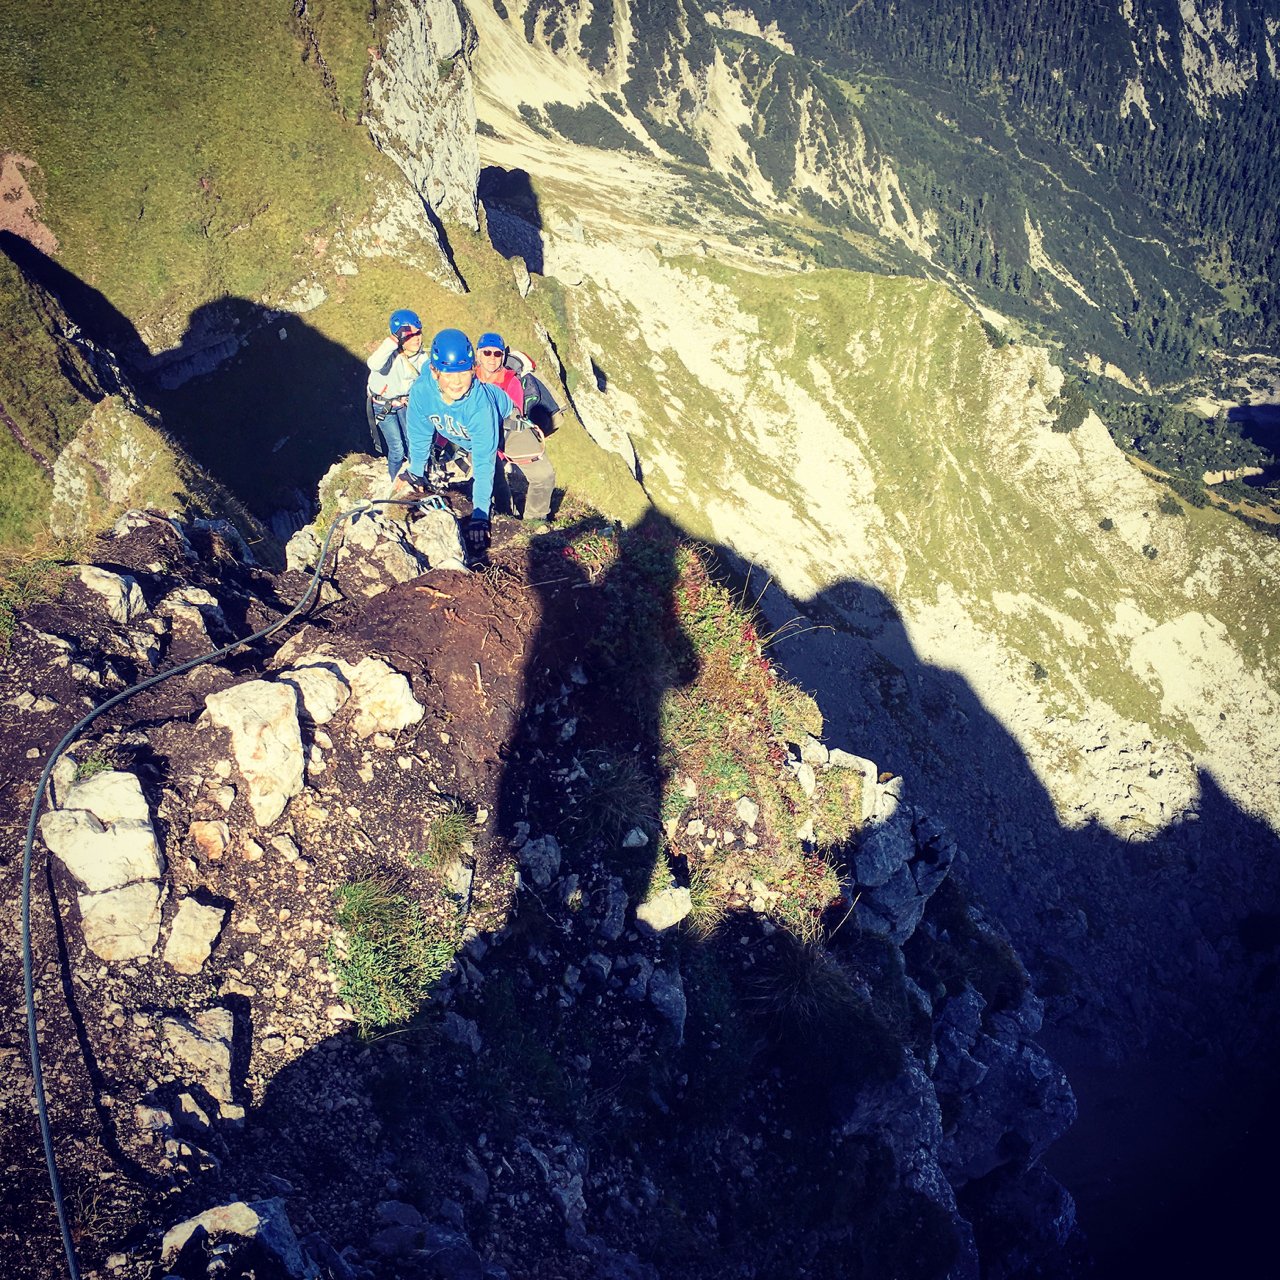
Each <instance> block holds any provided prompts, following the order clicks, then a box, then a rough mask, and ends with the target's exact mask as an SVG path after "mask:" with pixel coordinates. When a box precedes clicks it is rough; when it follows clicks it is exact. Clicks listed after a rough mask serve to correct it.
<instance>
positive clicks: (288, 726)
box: [205, 677, 421, 827]
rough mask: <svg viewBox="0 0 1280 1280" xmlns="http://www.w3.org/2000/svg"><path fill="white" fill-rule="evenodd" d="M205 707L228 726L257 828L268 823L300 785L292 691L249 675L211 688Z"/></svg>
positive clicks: (212, 717) (212, 718) (217, 722)
mask: <svg viewBox="0 0 1280 1280" xmlns="http://www.w3.org/2000/svg"><path fill="white" fill-rule="evenodd" d="M401 678H402V679H403V677H401ZM205 707H206V709H207V711H208V714H209V720H210V722H211V723H212V724H214V725H216V726H217V727H218V728H220V729H227V730H229V731H230V733H231V751H232V754H233V755H234V756H235V761H236V764H237V765H238V766H239V768H240V772H241V773H242V774H243V775H244V777H245V780H246V781H247V782H248V784H249V805H250V807H251V808H252V809H253V816H254V817H255V818H256V819H257V822H258V825H259V826H260V827H268V826H270V825H271V824H272V823H273V822H274V821H275V820H276V819H277V818H278V817H279V816H280V815H281V814H282V813H283V812H284V808H285V805H286V804H288V802H289V800H290V799H291V798H292V797H293V796H296V795H297V794H298V793H299V792H300V791H301V790H302V778H303V754H302V731H301V729H300V728H299V726H298V703H297V694H296V692H295V691H294V689H293V688H291V687H290V686H287V685H282V684H274V683H269V682H267V681H265V680H249V681H247V682H246V683H244V684H240V685H236V686H235V687H234V688H231V689H224V690H223V691H222V692H220V693H211V694H210V695H209V696H208V697H207V698H206V699H205ZM420 713H421V709H420Z"/></svg>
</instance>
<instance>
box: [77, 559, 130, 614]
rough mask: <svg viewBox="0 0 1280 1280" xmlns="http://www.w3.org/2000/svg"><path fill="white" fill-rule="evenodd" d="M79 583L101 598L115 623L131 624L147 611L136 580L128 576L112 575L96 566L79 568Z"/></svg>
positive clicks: (107, 570)
mask: <svg viewBox="0 0 1280 1280" xmlns="http://www.w3.org/2000/svg"><path fill="white" fill-rule="evenodd" d="M79 571H80V581H81V582H82V583H84V585H85V586H86V587H88V588H89V590H90V591H92V592H94V593H95V594H96V595H99V596H101V597H102V600H103V603H104V604H105V605H106V607H107V612H108V613H109V614H110V615H111V617H112V618H114V619H115V621H116V622H132V621H133V619H134V618H136V617H137V616H138V615H139V614H140V613H145V612H146V611H147V600H146V597H145V596H144V595H143V594H142V588H141V587H140V586H139V585H138V582H137V579H136V578H132V577H130V576H129V575H128V574H120V573H112V572H111V570H110V569H101V568H99V567H98V566H97V565H96V564H82V565H80V566H79Z"/></svg>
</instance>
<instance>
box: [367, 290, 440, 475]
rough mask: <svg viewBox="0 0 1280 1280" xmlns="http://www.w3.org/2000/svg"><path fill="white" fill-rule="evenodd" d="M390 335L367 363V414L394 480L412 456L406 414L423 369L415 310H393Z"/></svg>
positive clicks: (420, 341) (376, 445) (422, 352)
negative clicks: (410, 393)
mask: <svg viewBox="0 0 1280 1280" xmlns="http://www.w3.org/2000/svg"><path fill="white" fill-rule="evenodd" d="M388 328H389V329H390V331H391V336H390V337H389V338H383V340H382V342H381V343H380V344H379V345H378V348H377V350H376V351H374V353H373V354H372V355H371V356H370V357H369V359H368V360H367V361H366V363H367V364H368V366H369V382H368V389H367V395H366V398H365V416H366V417H367V419H368V421H369V435H370V436H371V437H372V439H373V446H374V448H375V449H377V450H378V452H379V453H385V454H386V455H387V474H388V475H389V476H390V477H391V479H392V480H394V479H395V478H396V477H397V476H398V475H399V474H400V470H401V468H402V467H403V466H404V464H405V459H406V458H407V457H408V456H409V441H408V435H407V434H406V424H405V415H406V412H407V408H408V404H409V389H410V388H411V387H412V386H413V384H414V383H415V382H416V381H417V380H418V374H419V373H420V372H421V371H422V360H423V356H424V354H425V353H424V351H423V349H422V321H421V320H420V319H419V318H418V313H417V312H416V311H409V310H408V309H401V310H399V311H393V312H392V313H391V319H390V321H389V322H388Z"/></svg>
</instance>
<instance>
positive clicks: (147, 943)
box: [79, 880, 161, 964]
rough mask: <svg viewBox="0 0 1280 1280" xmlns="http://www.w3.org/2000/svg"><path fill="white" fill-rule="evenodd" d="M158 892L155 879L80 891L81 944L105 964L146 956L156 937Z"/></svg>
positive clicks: (158, 925)
mask: <svg viewBox="0 0 1280 1280" xmlns="http://www.w3.org/2000/svg"><path fill="white" fill-rule="evenodd" d="M160 894H161V886H160V884H159V883H158V882H157V881H155V880H138V881H136V882H135V883H133V884H126V885H122V886H121V887H120V888H118V889H108V890H107V891H106V892H105V893H82V894H80V895H79V904H80V927H81V928H82V929H83V931H84V941H85V945H86V946H87V947H88V948H89V950H90V951H92V952H93V953H94V955H96V956H98V957H99V958H100V959H102V960H106V961H107V962H108V963H109V964H116V963H119V962H121V961H125V960H139V959H141V958H142V957H144V956H149V955H150V954H151V953H152V952H153V951H154V950H155V945H156V940H157V938H159V936H160Z"/></svg>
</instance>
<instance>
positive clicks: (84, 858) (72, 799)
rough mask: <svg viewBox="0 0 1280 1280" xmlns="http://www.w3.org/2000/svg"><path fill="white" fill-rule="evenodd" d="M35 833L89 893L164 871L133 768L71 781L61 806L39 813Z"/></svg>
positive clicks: (156, 876)
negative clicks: (37, 829) (40, 814)
mask: <svg viewBox="0 0 1280 1280" xmlns="http://www.w3.org/2000/svg"><path fill="white" fill-rule="evenodd" d="M40 834H41V836H42V837H43V838H44V842H45V844H47V845H48V846H49V848H50V850H51V851H52V852H53V853H54V855H55V856H56V857H57V858H58V859H59V860H60V861H61V862H62V864H63V865H64V866H65V867H66V868H67V870H68V871H70V872H71V874H72V875H73V876H74V877H75V878H76V881H77V882H78V884H79V886H80V888H81V889H82V890H85V891H87V892H89V893H105V892H106V891H108V890H111V889H118V888H120V887H121V886H123V885H127V884H131V883H133V882H135V881H147V880H149V881H154V880H158V879H159V878H160V875H161V874H162V873H163V871H164V856H163V854H162V853H161V852H160V845H159V843H158V842H157V840H156V836H155V830H154V829H153V827H152V825H151V816H150V812H149V810H148V808H147V801H146V798H145V797H144V796H143V794H142V786H141V784H140V783H139V782H138V779H137V778H136V777H135V776H134V775H133V774H132V773H126V772H123V771H115V770H113V771H111V772H108V773H100V774H97V775H96V776H95V777H93V778H89V779H86V780H85V781H82V782H75V783H72V784H71V785H70V786H69V787H67V788H66V792H65V799H64V801H63V806H62V808H60V809H56V810H54V811H53V812H51V813H46V814H44V815H43V816H42V817H41V819H40Z"/></svg>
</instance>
